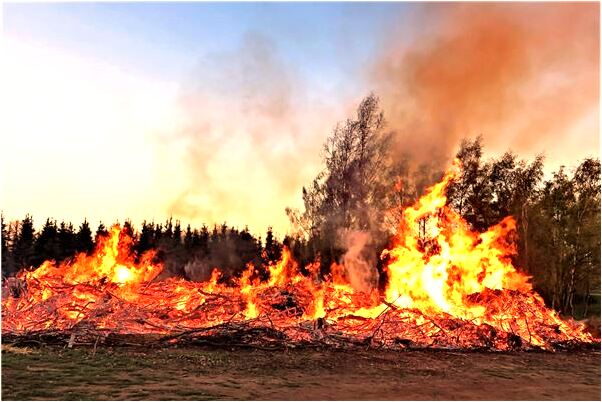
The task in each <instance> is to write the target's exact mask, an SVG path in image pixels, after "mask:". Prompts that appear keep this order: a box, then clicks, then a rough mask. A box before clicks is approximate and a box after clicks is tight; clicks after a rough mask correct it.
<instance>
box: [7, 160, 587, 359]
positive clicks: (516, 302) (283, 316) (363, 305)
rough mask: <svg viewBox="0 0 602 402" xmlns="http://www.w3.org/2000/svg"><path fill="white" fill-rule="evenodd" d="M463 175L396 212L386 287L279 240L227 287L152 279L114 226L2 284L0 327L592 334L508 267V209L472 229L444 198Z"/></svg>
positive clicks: (297, 334) (557, 338)
mask: <svg viewBox="0 0 602 402" xmlns="http://www.w3.org/2000/svg"><path fill="white" fill-rule="evenodd" d="M460 171H461V168H460V166H459V163H458V162H455V163H454V165H453V166H452V167H451V168H450V169H449V170H448V172H447V173H446V174H445V176H444V178H443V179H442V181H441V182H439V183H437V184H435V185H434V186H432V187H431V188H429V189H428V191H427V193H426V194H425V195H424V196H423V197H422V198H420V200H419V201H418V202H417V203H416V204H415V205H413V206H411V207H409V208H407V209H405V210H404V211H403V214H402V218H401V222H400V224H399V229H398V232H397V234H396V236H395V239H394V242H393V246H392V247H390V248H389V249H387V250H385V251H384V252H383V258H386V260H387V262H388V265H387V267H386V270H387V276H388V283H387V285H386V290H385V292H384V294H381V293H379V292H378V290H376V289H374V290H372V291H370V292H359V291H357V290H354V288H353V287H352V286H351V285H350V284H349V283H348V282H347V281H346V280H345V275H344V273H345V267H344V266H343V265H338V264H334V265H333V267H332V270H331V271H332V273H331V275H330V276H329V277H327V278H321V277H320V275H319V269H318V268H319V263H318V262H316V263H314V264H311V265H309V266H307V267H306V271H307V272H309V275H302V274H301V273H300V270H299V267H298V264H297V263H296V262H295V260H294V259H293V257H292V255H291V253H290V251H289V250H288V249H287V248H286V247H285V248H284V249H283V253H282V258H281V260H280V261H278V262H275V263H274V264H272V265H270V266H268V267H267V270H266V272H267V273H269V278H268V279H267V281H261V280H260V275H259V273H258V271H257V269H256V267H254V266H253V265H248V266H247V269H246V270H245V271H244V273H243V274H242V276H241V277H240V278H239V279H238V280H237V281H236V284H235V285H230V286H228V285H225V284H223V283H221V282H220V280H219V279H220V277H221V274H220V272H219V270H218V269H215V270H214V271H213V274H212V276H211V279H210V280H209V281H207V282H202V283H197V282H190V281H186V280H183V279H175V278H169V279H165V280H158V279H157V276H158V275H159V273H161V271H162V266H161V265H160V264H157V263H155V262H154V253H152V252H151V253H146V254H144V255H142V256H135V255H134V254H133V253H132V251H131V244H132V239H131V238H130V237H129V236H128V235H126V234H125V232H123V231H122V230H121V229H120V227H119V226H114V227H112V228H111V230H110V233H109V235H108V236H107V237H105V238H101V239H100V241H99V244H98V247H97V249H96V251H95V252H94V253H93V254H92V255H90V256H88V255H85V254H80V255H78V256H77V257H76V258H75V259H74V260H72V261H69V262H65V263H63V264H60V265H56V264H55V263H53V262H52V261H47V262H45V263H44V264H42V265H41V266H40V267H39V268H37V269H35V270H33V271H28V270H23V271H21V272H20V273H19V274H18V276H17V280H16V281H13V282H12V283H7V284H6V285H5V288H4V291H5V293H6V295H5V297H4V298H3V300H2V319H3V320H2V332H3V333H10V334H28V333H32V332H36V331H54V330H61V331H62V330H74V329H77V328H88V329H93V330H95V331H101V332H102V331H105V332H113V333H136V334H143V333H165V334H168V333H173V332H177V331H187V330H190V329H203V328H213V327H214V326H216V325H219V324H224V323H230V322H248V323H250V324H252V325H269V326H271V327H272V328H276V329H278V330H280V331H282V332H283V333H286V334H287V336H288V337H289V338H291V339H292V340H296V341H299V342H304V341H308V340H311V339H314V338H315V337H316V336H324V334H336V336H343V337H348V338H354V339H363V340H364V341H365V340H368V341H369V342H370V343H371V344H376V345H378V346H388V347H395V346H399V345H407V344H415V345H418V346H434V347H437V346H440V347H489V348H493V349H502V350H503V349H508V348H510V347H516V346H517V344H518V345H527V346H529V347H541V348H546V349H552V348H553V347H554V345H557V344H561V343H563V342H565V343H566V342H592V341H594V339H593V338H592V336H591V335H590V334H589V333H587V332H586V331H584V329H583V327H582V326H580V325H577V324H576V323H574V322H573V321H570V320H568V321H564V320H562V319H561V318H560V317H559V316H558V314H557V313H556V312H555V311H553V310H551V309H548V308H546V306H545V304H544V302H543V300H542V298H541V297H540V296H539V295H537V294H536V293H535V292H534V291H533V289H532V287H531V284H530V283H529V278H528V277H527V276H526V275H524V274H522V273H520V272H519V271H518V270H517V269H516V268H515V267H514V266H513V265H512V260H511V257H512V255H513V254H515V247H514V242H513V238H514V236H515V222H514V220H513V219H512V218H511V217H508V218H506V219H504V220H502V221H501V222H500V223H499V224H497V225H495V226H492V227H491V228H489V229H488V230H487V231H486V232H484V233H476V232H474V231H473V230H471V228H470V227H469V225H468V224H467V223H466V222H465V221H464V220H463V219H462V218H461V217H460V216H459V215H458V214H457V213H456V212H455V211H454V210H452V209H451V208H449V207H447V206H446V202H447V200H446V197H445V190H446V188H447V186H448V185H449V184H450V183H451V182H452V181H453V180H454V179H455V178H456V177H457V176H458V174H459V172H460ZM316 320H319V321H321V322H322V325H321V326H320V328H319V329H316V328H315V327H311V326H310V327H311V328H313V330H312V331H309V332H308V331H304V330H302V328H307V326H306V325H305V324H304V323H311V322H314V321H316ZM320 334H321V335H320ZM517 342H518V343H517Z"/></svg>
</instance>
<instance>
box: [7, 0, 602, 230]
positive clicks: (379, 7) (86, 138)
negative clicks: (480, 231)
mask: <svg viewBox="0 0 602 402" xmlns="http://www.w3.org/2000/svg"><path fill="white" fill-rule="evenodd" d="M435 8H436V7H435ZM515 11H516V10H511V12H510V13H509V14H508V15H510V16H511V17H510V18H515V17H514V15H515V14H520V15H526V16H528V15H529V14H530V13H532V12H533V11H532V10H526V11H524V12H523V10H518V13H516V12H515ZM561 11H562V12H560V13H558V14H559V15H555V14H554V13H549V14H550V16H549V18H548V19H549V21H550V22H555V21H557V19H558V18H564V17H562V15H565V14H567V13H566V12H564V10H561ZM2 12H3V37H2V39H3V41H2V52H3V54H4V56H5V57H3V62H2V66H1V71H2V88H3V90H2V95H1V96H2V98H1V99H2V110H3V117H2V119H1V122H0V128H1V130H2V158H1V159H2V160H1V162H0V167H1V169H2V172H1V179H2V186H1V198H0V200H1V204H0V208H1V209H2V212H3V213H4V214H5V215H6V216H7V217H8V218H9V219H21V218H22V217H24V216H25V214H27V213H29V214H32V215H33V217H34V222H35V223H36V224H37V225H38V226H39V225H40V224H42V223H43V221H44V220H45V219H46V218H47V217H52V218H54V219H58V220H63V219H65V220H70V221H72V222H73V223H74V224H76V225H77V224H79V222H81V221H82V220H83V219H84V218H86V219H88V220H89V221H90V222H91V223H92V224H94V225H96V224H98V223H99V222H100V221H103V222H104V223H107V224H108V223H112V222H114V221H120V222H123V220H124V219H126V218H129V219H131V220H133V222H134V223H140V222H142V221H143V220H154V221H156V222H164V221H165V220H166V219H167V218H169V217H170V216H173V217H174V218H175V219H180V220H181V221H182V223H183V224H184V225H186V224H187V223H191V224H192V225H197V226H198V225H200V224H202V223H206V224H208V225H211V224H213V223H221V222H223V221H227V222H228V223H230V224H233V225H235V226H238V227H239V228H243V227H244V225H247V224H248V225H249V228H250V229H251V231H252V232H254V233H259V234H261V233H264V232H265V230H266V228H267V226H268V225H271V226H273V227H274V228H275V229H276V232H277V234H279V235H281V236H282V235H284V234H285V233H286V230H287V227H288V225H287V222H288V221H287V217H286V215H285V212H284V209H285V207H287V206H292V207H300V206H301V186H302V185H304V184H307V183H309V182H310V181H311V179H312V178H313V177H314V176H315V175H316V174H317V173H318V172H319V170H320V150H321V148H322V143H323V141H324V140H325V139H326V137H327V136H328V135H329V133H330V132H331V130H332V128H333V127H334V126H335V124H336V123H337V122H338V121H341V120H343V119H345V118H346V117H349V116H350V115H351V114H352V113H353V110H354V108H355V106H356V105H357V103H358V102H359V101H360V100H361V98H362V97H363V96H365V95H367V94H368V93H369V92H370V91H375V92H376V93H377V95H382V97H383V102H384V104H385V108H386V110H385V113H387V111H391V118H390V120H391V122H392V125H393V128H394V129H399V131H400V132H405V131H408V128H411V129H412V130H418V131H415V132H417V133H420V136H419V137H421V138H422V137H424V138H427V137H428V138H429V141H435V142H437V143H438V142H442V141H441V140H440V139H437V138H435V139H434V140H432V138H431V137H429V134H428V132H430V131H429V130H432V127H431V126H430V125H424V124H420V125H418V123H416V122H414V121H412V122H409V121H405V120H404V119H401V118H399V116H402V115H404V110H406V109H404V110H401V111H400V110H398V109H399V107H401V106H400V105H403V107H406V104H407V103H408V100H412V102H411V103H412V105H413V107H415V106H416V105H418V106H419V107H420V108H419V109H417V110H418V111H414V112H415V113H416V114H421V115H424V114H425V113H424V111H425V110H429V109H428V108H427V106H428V107H432V106H433V103H432V102H430V101H429V102H426V103H425V101H424V99H423V98H424V97H425V96H429V99H430V96H431V95H430V94H432V93H433V91H432V90H433V88H434V89H435V91H434V93H435V99H438V98H441V99H443V98H445V97H441V96H440V94H441V91H438V90H439V88H438V87H436V84H433V83H432V82H433V81H432V80H431V81H429V82H424V83H422V82H421V88H422V87H424V88H426V89H429V91H430V92H429V91H426V90H424V91H423V90H421V91H420V92H419V93H418V92H415V91H414V92H412V91H410V92H409V93H405V92H403V91H397V88H401V87H403V88H406V87H407V88H410V89H412V85H410V84H408V82H409V81H408V77H410V78H409V79H410V81H412V82H414V81H416V80H415V78H417V77H422V75H416V74H414V75H411V76H408V74H407V71H414V70H412V69H409V70H407V71H406V70H404V68H405V67H404V66H406V65H414V64H412V63H415V60H416V59H420V60H424V59H425V57H423V55H421V54H420V52H421V51H422V49H430V48H432V49H433V50H432V52H431V53H429V54H431V55H437V54H440V53H441V52H440V50H439V47H438V46H439V45H437V44H435V45H433V43H434V42H433V41H435V42H436V41H437V40H438V39H437V38H439V37H442V38H446V37H449V36H450V35H451V36H452V37H453V35H466V36H467V37H468V36H470V33H462V32H460V33H459V34H458V32H457V30H454V26H453V24H450V19H451V18H450V17H449V16H450V15H459V17H458V18H466V17H465V16H464V15H463V14H461V13H460V14H454V13H455V12H456V11H455V10H446V9H444V10H441V9H434V10H431V9H429V7H424V6H423V5H421V4H419V3H27V4H18V3H3V6H2ZM505 12H506V11H504V10H503V11H502V12H501V13H505ZM535 12H536V13H537V14H538V15H541V14H542V10H541V9H537V10H536V11H535ZM492 13H493V14H492V15H497V14H499V13H498V11H496V10H494V11H493V12H492ZM577 13H578V16H577V18H582V19H584V21H585V22H586V24H580V25H585V26H586V27H587V29H584V30H576V31H574V32H573V31H572V30H568V31H566V32H557V31H550V30H549V29H548V28H545V27H543V25H542V28H541V30H539V31H538V30H537V28H535V29H533V32H535V33H536V34H537V33H538V32H540V34H541V37H543V38H544V39H549V38H552V37H554V36H558V35H563V37H565V38H569V39H571V40H572V41H573V42H571V43H574V39H575V38H578V39H584V40H583V41H582V42H583V43H586V44H589V43H590V42H592V46H593V45H595V47H596V51H595V52H593V53H596V55H595V57H594V58H593V59H591V60H590V58H589V56H587V55H588V54H590V53H592V51H591V47H587V46H585V45H584V49H583V50H582V51H581V50H579V49H577V50H575V52H574V53H571V54H567V55H566V57H556V53H557V52H562V54H563V55H565V53H566V52H565V51H564V50H559V49H557V48H554V47H550V45H545V44H544V45H543V46H539V47H540V48H542V49H544V50H545V52H544V51H543V50H542V51H541V52H539V53H535V56H536V57H530V58H529V60H530V62H529V68H530V69H528V70H526V69H524V68H523V65H522V64H521V65H520V69H519V70H520V71H519V73H520V75H521V77H524V76H527V77H529V76H530V75H529V74H530V73H531V70H533V69H536V71H537V72H538V71H539V70H541V69H545V71H546V74H537V76H538V77H541V76H545V77H548V78H547V79H549V80H553V81H554V82H559V83H562V82H564V81H567V87H568V85H569V84H571V85H572V81H571V79H572V78H571V77H572V76H574V74H575V72H578V73H582V72H585V73H584V74H580V75H579V76H581V77H585V78H583V79H582V80H580V81H579V83H578V85H577V88H582V87H583V88H595V89H596V91H595V93H594V92H592V93H591V94H588V95H586V96H581V97H578V96H577V94H576V93H575V94H572V93H569V95H571V96H567V97H565V98H566V99H573V98H575V99H577V98H579V99H585V100H582V101H579V102H578V101H574V102H572V101H571V102H569V101H566V100H565V101H564V102H565V103H562V102H561V103H558V102H555V101H553V100H552V101H551V100H549V99H556V98H555V97H554V96H550V94H551V92H549V90H548V89H545V88H549V87H550V85H549V84H546V83H541V82H540V80H534V79H531V80H529V81H525V82H523V81H524V80H523V79H522V78H521V79H519V80H518V81H520V82H521V85H520V86H516V88H518V89H519V90H520V91H521V93H523V92H524V91H527V88H528V91H529V93H530V94H532V93H540V94H541V97H540V98H534V97H533V96H530V97H529V98H525V97H524V96H521V98H520V99H521V100H524V101H525V102H527V101H528V102H529V107H531V108H533V109H534V110H535V109H537V108H538V107H539V106H538V105H542V106H541V107H539V108H540V109H541V110H542V116H548V115H550V113H549V112H550V111H551V110H556V109H558V108H560V109H562V110H564V112H562V111H561V112H560V113H556V114H557V115H559V116H564V114H567V113H569V112H567V111H570V115H567V116H568V117H567V118H563V119H559V120H558V121H554V124H552V126H553V127H552V128H549V127H547V126H545V127H546V128H545V130H547V131H549V132H550V134H549V135H547V134H546V133H545V132H542V134H538V135H540V137H541V140H538V141H535V142H533V141H530V142H528V144H527V143H526V142H525V141H522V140H520V139H519V138H514V139H513V140H512V141H509V140H508V141H506V140H505V138H508V137H507V136H505V135H493V134H491V139H490V140H489V143H490V144H491V149H492V151H496V152H499V151H504V150H505V149H507V148H508V147H513V146H514V148H515V149H517V150H518V151H519V154H521V156H522V155H523V154H524V155H525V156H526V157H532V156H533V155H535V154H536V153H538V152H541V151H545V152H546V155H548V162H549V163H550V164H551V165H557V164H559V163H571V161H573V160H575V158H582V157H585V156H590V155H594V156H597V155H598V152H599V150H598V148H599V141H598V131H599V130H598V128H599V123H598V103H599V101H598V97H599V95H598V92H597V88H598V84H599V78H598V72H597V70H598V68H599V67H598V66H599V54H598V53H597V48H598V47H599V41H598V36H599V22H598V14H599V10H598V9H597V6H591V5H590V6H589V8H588V9H586V10H577ZM594 13H595V14H594ZM454 18H456V17H454ZM491 18H493V17H491ZM517 20H518V19H517ZM542 21H544V22H545V21H547V20H546V18H545V15H544V18H543V19H542ZM573 21H576V20H575V19H573ZM542 24H543V23H542ZM551 25H556V24H551ZM450 26H451V28H450ZM475 29H477V31H476V32H481V31H479V30H478V29H479V28H478V27H477V28H475ZM504 32H505V31H504ZM517 32H518V30H517ZM482 34H483V35H485V36H487V35H492V34H491V32H488V31H487V32H484V33H482ZM495 35H498V34H497V33H495V34H494V36H495ZM504 35H506V36H502V38H503V39H504V40H506V39H507V33H504ZM525 35H527V36H529V35H530V33H529V32H527V33H526V34H525ZM531 36H533V37H534V38H535V39H537V40H539V39H538V38H539V37H537V36H536V35H535V34H533V35H531ZM496 37H497V36H496ZM429 38H430V39H432V38H435V39H433V40H430V39H429ZM592 38H593V39H592ZM535 39H534V40H533V41H531V40H527V39H525V40H523V39H522V38H521V37H519V43H521V44H523V43H524V44H527V45H528V46H526V49H530V48H529V46H532V47H537V46H538V45H537V44H538V43H539V42H536V41H535ZM585 39H587V40H585ZM429 40H430V41H429ZM437 43H438V42H437ZM443 43H448V42H445V41H444V42H443ZM450 43H451V45H450V46H452V45H453V43H454V42H450ZM544 43H548V41H547V40H546V41H545V42H544ZM446 46H447V45H446ZM513 46H515V45H513ZM576 47H578V46H576ZM466 48H467V47H466V46H464V47H462V48H460V52H452V53H456V54H463V53H462V52H463V51H466ZM416 49H420V51H418V55H419V56H420V57H412V58H409V59H408V55H416V54H417V52H416ZM445 49H447V48H445ZM468 49H469V50H470V49H472V48H470V47H469V48H468ZM442 54H447V53H445V52H443V53H442ZM550 55H551V56H550ZM448 57H449V56H448ZM427 60H428V58H427ZM521 60H522V59H521ZM533 60H535V61H534V62H532V61H533ZM538 60H541V63H537V61H538ZM548 60H553V61H554V62H555V63H547V61H548ZM573 61H574V62H573ZM438 63H441V64H442V65H444V66H445V65H446V64H445V62H444V60H437V61H436V63H435V64H438ZM455 63H456V64H457V62H455ZM475 63H477V64H479V62H475ZM456 64H454V65H456ZM460 64H461V62H460ZM481 64H482V63H481ZM501 64H503V63H501ZM543 64H545V67H542V65H543ZM416 65H418V66H422V64H420V63H418V64H416ZM548 65H553V66H557V68H556V69H554V67H548ZM574 65H575V66H576V65H578V66H579V69H577V70H575V68H576V67H575V68H573V66H574ZM399 66H401V67H399ZM592 66H595V72H593V71H594V70H593V68H592ZM400 68H401V70H400ZM516 69H517V68H516V64H511V65H510V67H508V68H507V69H501V70H500V74H499V77H502V78H503V79H498V78H499V77H497V78H496V79H497V80H498V81H499V82H500V83H504V85H506V83H507V81H506V77H507V76H509V74H510V73H509V72H512V73H513V74H514V72H515V70H516ZM538 69H539V70H538ZM487 71H489V70H487ZM414 72H415V71H414ZM527 72H529V74H527ZM446 73H447V72H446V70H442V71H437V74H440V75H442V76H445V74H446ZM477 73H480V71H477ZM450 77H451V78H453V79H456V78H457V76H456V75H451V76H450ZM512 79H513V80H516V78H512ZM563 80H564V81H563ZM416 82H420V81H416ZM496 82H497V81H496ZM475 85H476V86H475ZM475 85H473V86H470V87H469V88H472V90H471V92H470V94H471V98H470V99H468V100H467V101H466V102H469V103H466V104H470V105H472V104H473V103H474V102H475V101H477V100H479V99H480V96H481V95H487V96H488V97H489V98H491V96H492V94H494V95H495V94H496V92H495V91H497V89H495V88H497V87H491V86H488V87H487V90H486V91H484V90H483V89H482V88H481V87H480V86H479V85H481V84H475ZM558 85H561V84H558ZM573 87H575V85H573ZM491 88H494V89H493V90H492V89H491ZM533 88H535V90H536V91H534V90H533ZM542 88H543V89H542ZM563 90H564V89H563ZM437 91H438V92H437ZM425 93H426V94H427V95H424V94H425ZM444 94H445V95H446V96H447V93H444ZM573 95H574V96H573ZM489 98H487V99H484V100H483V102H485V101H487V100H490V99H489ZM414 99H416V101H414ZM503 99H504V101H505V102H508V103H510V102H516V99H518V98H516V99H515V98H512V97H504V98H503ZM454 102H455V101H454ZM559 102H560V101H559ZM567 102H568V103H567ZM459 104H460V105H462V102H461V101H460V102H459ZM435 106H436V107H435V108H434V109H433V111H430V112H429V113H435V114H436V113H437V110H440V109H441V107H440V106H439V105H436V104H435ZM408 108H409V109H407V110H412V109H411V107H410V106H408ZM464 110H465V108H459V109H458V108H456V109H453V108H452V109H446V112H447V113H449V114H454V115H461V114H462V113H463V112H464ZM576 110H578V112H579V113H577V112H576ZM479 113H480V112H479ZM508 113H509V114H508V115H507V116H508V121H509V122H510V123H512V124H508V125H507V127H504V130H505V129H508V130H509V128H508V127H512V129H513V130H515V132H517V133H520V132H521V130H522V129H523V128H524V127H527V126H528V125H527V124H526V123H525V117H524V113H523V114H521V117H520V119H519V118H517V117H516V115H517V112H515V111H511V112H508ZM521 113H522V112H521ZM489 115H490V114H489V113H488V114H485V113H480V114H479V116H480V117H483V119H484V120H483V121H484V122H486V123H487V124H483V126H482V127H479V126H475V125H474V124H473V125H470V124H468V123H467V122H466V119H460V120H458V121H457V122H455V123H454V125H453V126H449V125H443V126H442V125H438V126H437V129H441V128H442V127H443V128H444V129H445V130H458V133H454V134H453V135H451V134H450V135H449V136H448V137H446V138H449V141H443V142H446V143H447V142H449V143H450V144H451V145H454V144H455V142H454V141H456V140H457V139H458V138H459V137H458V136H459V135H460V134H459V132H460V131H462V130H464V131H462V133H463V134H466V132H468V133H469V134H475V133H478V132H479V130H480V129H486V130H490V131H491V132H499V133H502V132H503V131H504V130H502V128H500V127H501V126H500V125H499V124H498V123H497V121H494V120H492V119H490V118H489V117H490V116H489ZM423 118H425V117H424V116H423ZM426 118H428V115H427V117H426ZM540 118H541V117H540V116H538V119H540ZM434 120H436V119H434ZM446 121H447V118H446ZM538 124H539V125H538V127H544V126H541V124H540V123H538ZM420 130H423V131H424V133H423V132H422V131H420ZM525 130H526V128H525ZM560 131H562V132H560ZM567 133H568V134H567ZM441 138H443V137H441ZM485 138H486V146H487V133H485ZM538 138H539V137H538ZM456 142H457V141H456ZM412 144H414V143H413V142H412ZM451 145H450V147H451ZM415 146H416V147H421V148H425V145H424V144H421V143H416V144H415ZM425 149H426V148H425ZM569 149H570V155H568V154H567V150H569ZM441 152H442V154H445V155H447V156H451V153H452V152H451V150H450V149H449V147H447V148H441ZM448 154H449V155H448Z"/></svg>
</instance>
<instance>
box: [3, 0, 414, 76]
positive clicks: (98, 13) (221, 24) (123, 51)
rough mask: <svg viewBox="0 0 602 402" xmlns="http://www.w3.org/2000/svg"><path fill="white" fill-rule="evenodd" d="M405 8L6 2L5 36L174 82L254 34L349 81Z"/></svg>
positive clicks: (306, 64) (312, 67)
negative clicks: (201, 61) (204, 58)
mask: <svg viewBox="0 0 602 402" xmlns="http://www.w3.org/2000/svg"><path fill="white" fill-rule="evenodd" d="M407 7H408V5H407V4H406V5H404V4H400V3H397V4H395V3H311V4H309V3H186V2H184V3H79V4H78V3H55V4H53V3H40V4H16V3H5V5H4V31H5V34H6V35H8V36H11V37H14V38H17V39H21V40H25V41H28V42H34V43H37V44H41V45H44V46H50V47H54V48H59V49H61V50H65V51H68V52H72V53H76V54H78V55H80V56H83V57H87V58H91V59H102V60H103V61H105V62H108V63H110V64H114V65H119V66H121V67H122V68H123V69H127V70H129V71H132V72H133V73H135V74H144V75H148V76H150V77H161V78H165V77H169V78H170V79H173V78H174V77H175V78H177V77H179V76H181V75H183V74H186V72H187V70H188V69H190V68H191V66H193V65H194V63H195V62H196V61H197V60H198V59H199V58H200V57H202V56H203V55H205V54H207V53H211V52H222V51H228V50H231V49H235V48H236V47H237V46H238V45H239V43H240V41H241V38H242V37H243V36H244V35H245V34H246V33H249V32H252V33H258V34H261V35H264V36H265V37H267V38H269V39H270V40H272V41H273V42H274V43H275V45H276V47H277V49H278V51H279V52H281V53H282V56H283V58H284V59H286V60H287V62H288V63H291V64H293V65H295V66H296V68H297V69H298V70H299V71H300V72H301V73H302V74H304V75H305V76H307V77H308V79H309V80H311V79H312V75H319V76H321V77H326V78H327V79H331V80H345V79H346V78H347V76H349V75H351V74H355V73H356V72H357V70H358V69H359V68H361V66H362V65H364V64H365V63H366V61H368V60H369V59H370V58H371V57H372V56H373V54H374V52H375V50H377V48H378V47H379V45H380V43H381V40H382V35H383V34H384V33H385V32H386V31H387V29H388V27H389V26H390V25H391V24H393V23H395V24H402V23H403V21H402V20H401V15H403V13H400V11H403V9H404V8H407Z"/></svg>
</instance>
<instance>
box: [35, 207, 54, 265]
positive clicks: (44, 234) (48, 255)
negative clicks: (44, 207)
mask: <svg viewBox="0 0 602 402" xmlns="http://www.w3.org/2000/svg"><path fill="white" fill-rule="evenodd" d="M34 254H35V255H34V264H33V265H35V266H39V265H41V264H42V263H43V262H44V261H47V260H53V261H58V260H59V259H60V257H61V247H60V244H59V237H58V228H57V226H56V221H52V220H50V219H46V223H45V224H44V227H42V231H41V232H40V233H39V235H38V237H37V238H36V240H35V244H34Z"/></svg>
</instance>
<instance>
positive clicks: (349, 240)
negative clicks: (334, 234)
mask: <svg viewBox="0 0 602 402" xmlns="http://www.w3.org/2000/svg"><path fill="white" fill-rule="evenodd" d="M339 239H341V240H342V242H343V247H344V248H345V249H346V250H347V251H346V252H345V254H344V255H343V257H341V263H342V264H343V266H344V267H345V274H346V276H347V280H348V282H349V284H350V285H351V286H352V287H353V288H354V289H355V290H358V291H363V292H369V291H370V290H372V289H375V288H376V286H377V285H378V271H377V270H376V258H375V256H374V250H373V247H370V242H371V240H372V236H371V235H370V233H369V232H365V231H359V230H341V231H339Z"/></svg>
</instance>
